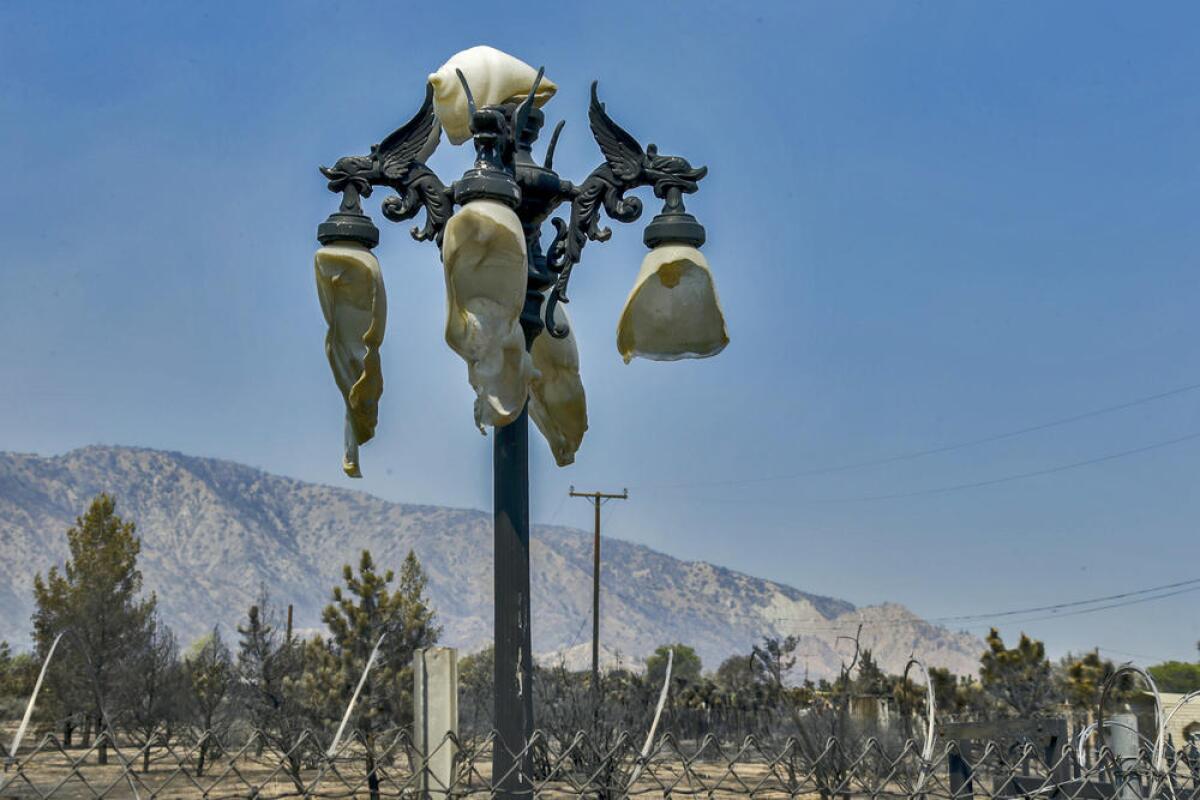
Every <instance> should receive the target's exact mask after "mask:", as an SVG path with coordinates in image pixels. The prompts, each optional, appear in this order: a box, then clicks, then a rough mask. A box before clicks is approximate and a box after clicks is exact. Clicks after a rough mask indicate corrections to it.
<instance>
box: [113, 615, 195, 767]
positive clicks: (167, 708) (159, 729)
mask: <svg viewBox="0 0 1200 800" xmlns="http://www.w3.org/2000/svg"><path fill="white" fill-rule="evenodd" d="M131 666H132V669H131V670H130V674H129V675H128V676H126V677H127V680H128V681H129V683H130V685H131V687H132V692H131V693H130V700H129V703H128V705H129V709H128V710H129V719H130V723H131V724H130V727H131V728H132V729H133V731H134V732H136V733H138V734H139V735H140V736H141V740H142V747H143V750H142V772H149V770H150V751H151V746H152V745H153V743H154V742H155V741H156V740H157V741H159V742H160V743H162V744H169V743H170V740H171V735H172V733H173V726H174V723H175V722H176V721H177V719H178V717H179V712H180V704H179V700H180V695H181V694H182V690H183V681H182V678H183V675H182V672H181V669H180V664H179V644H178V643H177V642H176V640H175V634H174V633H173V632H172V631H171V629H170V627H168V626H167V624H166V623H165V622H163V621H162V619H160V618H159V615H158V613H157V611H156V612H155V613H154V614H152V615H151V617H150V621H149V631H148V635H147V636H146V640H145V642H144V643H143V645H142V647H141V649H140V652H139V653H138V655H137V658H136V660H134V661H133V662H132V664H131Z"/></svg>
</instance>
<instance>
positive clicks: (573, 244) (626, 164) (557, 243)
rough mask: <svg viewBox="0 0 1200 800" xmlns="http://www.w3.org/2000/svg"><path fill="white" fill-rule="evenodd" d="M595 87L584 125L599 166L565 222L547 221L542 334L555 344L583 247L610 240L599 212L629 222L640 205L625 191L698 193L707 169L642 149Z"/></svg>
mask: <svg viewBox="0 0 1200 800" xmlns="http://www.w3.org/2000/svg"><path fill="white" fill-rule="evenodd" d="M596 86H597V84H596V82H595V81H593V82H592V101H591V104H590V105H589V107H588V123H589V125H590V127H591V129H592V136H594V137H595V139H596V144H598V145H599V146H600V152H601V153H603V154H604V163H603V164H601V165H600V166H598V167H596V169H594V170H592V173H591V174H590V175H589V176H588V177H587V179H586V180H585V181H584V182H583V183H582V184H581V185H580V186H579V187H578V189H577V190H576V192H575V195H574V197H573V198H572V201H571V216H570V220H569V221H568V220H564V219H562V218H561V217H556V218H554V219H553V220H552V223H553V225H554V228H555V230H556V231H557V233H556V235H555V237H554V241H553V242H551V244H550V248H549V251H548V255H547V265H548V266H549V267H550V269H551V270H553V271H554V272H555V273H557V274H558V278H557V280H556V281H555V285H554V288H553V289H552V290H551V293H550V297H549V299H548V301H547V305H546V325H547V327H546V329H547V330H548V331H549V332H550V334H551V335H552V336H554V337H556V338H562V337H564V336H566V335H567V331H566V329H565V328H562V327H560V326H558V325H556V324H555V322H554V320H555V317H554V309H555V307H556V306H557V305H558V303H560V302H562V303H566V302H568V298H567V283H568V281H569V280H570V276H571V269H572V267H573V266H574V265H575V264H577V263H578V262H579V259H580V256H581V254H582V252H583V246H584V245H585V244H586V243H587V242H588V240H591V241H597V242H603V241H607V240H608V238H609V237H610V236H612V231H611V230H610V229H609V228H607V227H605V226H602V225H601V224H600V209H601V208H603V209H604V212H605V213H606V214H607V215H608V216H609V217H611V218H612V219H614V220H617V221H618V222H633V221H634V220H636V219H637V218H638V217H640V216H641V214H642V201H641V200H639V199H638V198H636V197H626V196H625V193H626V192H627V191H629V190H630V189H635V188H637V187H639V186H653V187H654V194H655V195H656V196H657V197H660V198H666V197H667V193H668V192H669V191H670V190H672V189H675V190H677V191H679V192H682V193H685V194H690V193H692V192H694V191H696V190H697V189H699V188H700V187H699V181H700V179H701V178H703V177H704V176H705V175H707V174H708V168H707V167H693V166H692V165H691V164H690V163H688V160H687V159H685V158H682V157H680V156H667V155H660V154H659V152H658V148H657V147H655V146H654V145H653V144H651V145H649V146H648V147H646V148H645V149H643V148H642V146H641V144H639V143H638V140H637V139H635V138H633V136H632V135H631V134H630V133H629V132H628V131H626V130H625V129H624V128H622V127H621V126H620V125H618V124H617V123H616V122H614V121H613V119H612V117H610V116H609V115H608V112H607V111H606V110H605V108H604V104H603V103H601V102H600V98H599V95H598V94H597V93H596Z"/></svg>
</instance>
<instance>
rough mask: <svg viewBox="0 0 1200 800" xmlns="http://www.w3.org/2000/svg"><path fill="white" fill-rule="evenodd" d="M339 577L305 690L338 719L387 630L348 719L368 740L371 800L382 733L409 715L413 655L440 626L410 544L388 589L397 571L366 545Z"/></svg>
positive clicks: (310, 650)
mask: <svg viewBox="0 0 1200 800" xmlns="http://www.w3.org/2000/svg"><path fill="white" fill-rule="evenodd" d="M342 579H343V580H344V582H345V587H344V588H343V587H341V586H338V587H335V588H334V590H333V601H334V602H333V603H331V604H330V605H328V606H326V607H325V610H324V612H323V613H322V615H321V619H322V620H323V621H324V622H325V625H326V626H327V627H328V628H329V639H328V640H324V639H321V638H320V637H318V638H317V639H314V640H312V641H310V642H309V643H308V646H307V647H306V650H305V675H304V689H305V693H306V695H307V697H308V699H309V702H310V703H312V704H313V705H314V706H315V707H316V708H317V709H318V713H319V714H320V715H321V716H323V717H324V721H325V722H328V723H333V722H334V721H335V720H337V719H339V718H340V717H341V714H342V713H343V711H344V709H345V707H346V704H347V703H348V702H349V701H350V698H351V696H352V695H353V693H354V689H355V687H356V686H357V685H358V682H359V678H360V676H361V675H362V674H363V670H364V669H365V668H366V665H367V661H368V660H369V658H370V655H371V651H372V650H373V649H374V647H375V644H376V642H378V641H379V639H380V637H381V636H384V637H385V638H384V640H383V643H382V645H381V647H380V654H379V658H378V660H377V662H376V663H375V665H374V667H373V668H372V670H371V672H370V673H369V674H368V677H367V680H366V682H365V683H364V685H363V689H362V692H361V694H360V695H359V698H358V701H357V703H356V705H355V708H354V713H353V716H352V718H351V723H352V727H353V729H354V730H355V731H357V733H358V735H359V736H360V738H361V742H362V744H363V750H364V755H365V759H366V767H367V773H368V788H369V790H370V793H371V797H372V799H373V800H374V798H377V797H378V796H379V781H378V777H377V774H376V771H375V767H376V755H377V746H376V744H377V741H376V740H377V737H378V735H379V733H380V732H382V731H383V730H385V729H387V728H389V727H392V726H398V725H406V724H409V723H411V722H412V719H413V713H412V660H413V656H414V654H415V651H416V650H417V649H418V648H422V647H430V646H432V645H434V644H436V643H437V640H438V637H439V636H440V635H441V628H439V627H438V626H436V625H435V624H434V612H433V610H432V609H431V608H430V607H429V602H428V599H427V598H426V597H425V586H426V581H427V579H426V577H425V573H424V571H423V570H422V569H421V564H420V562H419V561H418V560H417V557H416V555H415V554H414V553H413V552H412V551H409V553H408V556H407V557H406V558H405V559H404V564H403V566H402V567H401V568H400V578H399V581H398V582H397V586H396V589H395V590H390V589H389V588H388V587H389V586H390V584H391V583H392V582H393V580H395V574H394V573H393V572H392V570H387V571H386V572H384V573H382V574H380V573H379V572H378V571H377V568H376V565H375V561H374V559H373V558H372V557H371V553H370V551H367V550H364V551H363V552H362V556H361V557H360V558H359V563H358V574H357V575H355V573H354V570H353V569H352V568H351V567H350V565H349V564H347V565H345V566H344V567H343V570H342Z"/></svg>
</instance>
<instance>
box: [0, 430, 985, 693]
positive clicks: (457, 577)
mask: <svg viewBox="0 0 1200 800" xmlns="http://www.w3.org/2000/svg"><path fill="white" fill-rule="evenodd" d="M100 492H108V493H109V494H111V495H113V496H114V497H115V498H116V500H117V512H118V513H119V514H120V515H121V516H122V517H123V518H125V519H127V520H132V521H134V522H135V523H136V524H137V532H138V535H139V536H140V537H141V540H142V551H141V556H140V560H139V565H140V567H141V570H142V572H143V575H144V578H145V588H146V590H147V591H153V592H154V593H155V594H156V595H157V597H158V602H159V607H160V609H161V610H162V612H163V615H164V617H165V619H166V621H167V622H168V623H169V624H170V625H171V626H172V628H174V630H175V631H176V633H177V634H178V635H179V638H180V641H181V642H183V643H184V644H186V643H187V642H188V641H190V640H192V639H195V638H197V637H199V636H201V635H202V634H204V633H205V632H206V631H208V630H209V629H211V628H212V626H213V625H219V626H221V628H222V629H223V631H224V633H225V634H227V635H229V636H233V635H235V634H234V628H235V626H236V625H237V624H238V623H239V620H240V619H242V618H243V617H244V615H245V613H246V609H247V608H248V607H249V606H250V605H251V604H252V603H254V602H255V600H256V598H257V597H258V596H259V593H260V592H261V590H262V588H263V587H267V590H268V592H269V595H270V598H271V600H272V602H273V604H275V605H276V606H278V607H284V606H286V605H288V604H291V605H293V606H294V611H295V619H296V623H295V624H296V626H297V628H298V629H299V630H301V631H305V630H314V631H315V630H316V629H318V628H320V626H321V623H320V612H321V609H322V608H323V607H324V605H325V604H326V603H328V602H329V600H330V592H331V589H332V587H333V586H334V585H335V584H336V583H338V582H340V579H341V575H340V573H341V568H342V565H343V564H345V563H355V562H356V561H357V557H358V554H359V552H360V551H361V550H362V549H364V548H365V549H369V550H370V551H371V552H372V554H373V555H374V557H375V560H376V562H377V563H378V564H380V565H381V566H384V567H391V568H398V567H399V565H400V563H401V561H402V560H403V558H404V556H405V554H406V553H407V552H408V550H409V549H410V548H411V549H412V550H414V551H415V552H416V554H417V556H418V558H419V559H420V561H421V564H422V566H423V567H424V568H425V571H426V572H427V574H428V576H429V596H430V599H431V601H432V605H433V607H434V608H435V609H436V611H437V614H438V619H439V621H440V622H441V624H442V625H443V628H444V632H443V636H442V641H443V643H444V644H449V645H453V646H457V647H459V648H462V649H463V650H464V651H472V650H476V649H479V648H481V647H483V646H485V645H486V644H488V643H489V642H490V640H491V625H492V516H491V514H490V513H488V512H483V511H478V510H472V509H457V508H444V507H438V506H428V505H411V504H407V503H393V502H388V501H385V500H382V499H379V498H377V497H374V496H371V495H368V494H365V493H362V492H355V491H350V490H347V489H341V488H335V487H331V486H324V485H320V484H314V483H306V482H303V481H299V480H295V479H292V478H287V477H281V476H277V475H272V474H269V473H266V472H263V471H261V470H258V469H254V468H251V467H247V466H244V465H241V464H237V463H233V462H230V461H222V460H217V459H210V458H198V457H193V456H187V455H183V454H180V453H174V452H164V451H158V450H148V449H140V448H128V447H109V446H93V447H86V448H82V449H79V450H74V451H71V452H69V453H66V454H63V455H59V456H40V455H28V454H18V453H0V639H7V640H8V641H10V642H11V643H13V644H14V645H15V646H17V647H19V648H21V647H27V646H28V645H29V629H30V624H29V619H30V614H31V613H32V611H33V602H32V588H31V587H32V584H33V577H34V575H35V574H36V573H39V572H41V573H44V572H45V571H46V570H48V569H49V568H50V567H51V566H52V565H54V564H61V563H62V562H63V560H64V559H65V558H66V555H67V547H66V531H67V529H68V528H69V527H70V526H71V525H72V524H73V523H74V521H75V518H76V517H77V516H78V515H80V514H82V513H83V511H84V510H85V509H86V507H87V505H88V503H89V502H90V501H91V499H92V498H93V497H94V496H95V495H96V494H98V493H100ZM531 539H532V545H531V562H532V575H531V582H532V586H533V621H534V651H535V653H537V654H538V655H539V657H541V658H554V657H558V656H562V657H565V658H566V660H567V662H568V663H569V664H571V665H574V666H582V665H583V664H585V663H587V661H588V659H589V658H590V655H589V654H590V630H591V625H590V613H591V560H592V552H591V550H592V542H591V534H589V533H584V532H583V531H579V530H575V529H571V528H566V527H555V526H540V525H535V526H534V527H533V530H532V535H531ZM601 591H602V598H603V601H602V602H603V605H602V615H603V616H602V621H601V622H602V638H603V644H604V647H603V651H604V660H605V661H606V662H609V663H612V662H614V661H617V660H619V661H621V662H623V663H626V664H630V665H637V664H638V663H640V660H641V659H643V658H644V657H645V656H646V655H647V654H648V653H650V652H652V651H653V649H654V648H655V647H656V646H658V645H660V644H663V643H667V642H685V643H687V644H689V645H691V646H693V647H694V648H695V649H696V651H697V652H698V653H699V654H700V656H701V658H702V660H703V662H704V665H705V667H706V668H715V667H716V666H717V665H718V664H719V663H720V662H721V661H722V660H723V659H725V658H726V657H728V656H730V655H733V654H745V653H747V652H749V649H750V647H751V645H752V644H753V643H754V642H756V641H760V640H761V638H762V637H763V636H768V635H778V636H783V635H787V634H789V633H795V632H797V631H803V634H802V635H801V643H800V647H799V648H798V653H800V654H801V655H800V660H799V662H798V665H797V671H798V672H799V671H800V670H806V671H807V673H808V674H809V676H810V677H812V678H814V679H815V678H820V677H830V676H833V675H836V674H837V672H838V669H839V667H840V664H841V663H842V661H843V659H845V658H847V655H848V652H849V650H850V649H851V648H848V646H847V645H846V643H845V641H844V640H843V641H839V640H838V638H837V637H838V636H839V635H851V634H853V633H854V632H855V630H856V629H857V628H858V625H859V623H861V624H862V626H863V627H862V636H861V641H862V644H863V645H864V646H866V647H870V648H871V649H872V652H873V654H874V656H875V658H876V660H877V661H878V662H879V663H880V665H881V666H882V667H883V668H884V669H886V670H889V671H892V672H899V671H902V670H903V668H904V665H905V663H906V662H907V661H908V659H909V657H910V655H911V654H913V653H916V654H917V655H918V656H919V657H921V658H923V659H924V660H925V661H926V663H928V664H929V665H930V666H941V667H947V668H949V669H951V670H952V671H954V672H957V673H973V672H975V671H976V669H977V667H978V664H979V660H978V659H979V654H980V653H981V652H982V650H983V644H982V643H981V642H980V641H979V639H978V638H977V637H975V636H972V635H969V634H966V633H962V632H952V631H949V630H947V629H945V628H943V627H939V626H936V625H932V624H929V623H927V622H924V621H922V620H921V619H920V618H918V617H917V616H916V615H915V614H913V613H912V612H911V611H909V610H907V609H906V608H904V607H902V606H899V605H896V604H891V603H889V604H883V605H876V606H868V607H863V608H857V607H855V606H854V605H852V604H851V603H849V602H847V601H845V600H839V599H835V598H831V597H822V596H818V595H813V594H808V593H806V592H803V591H801V590H799V589H795V588H793V587H791V586H786V585H783V584H781V583H776V582H773V581H768V580H762V579H759V578H755V577H751V576H749V575H745V574H742V573H739V572H735V571H733V570H730V569H726V568H723V567H720V566H715V565H712V564H708V563H704V562H701V561H683V560H680V559H677V558H673V557H671V556H668V555H665V554H663V553H659V552H656V551H655V550H652V549H650V548H648V547H644V546H642V545H638V544H634V543H631V542H625V541H621V540H618V539H606V541H605V549H604V568H603V570H602V573H601ZM798 677H799V676H798Z"/></svg>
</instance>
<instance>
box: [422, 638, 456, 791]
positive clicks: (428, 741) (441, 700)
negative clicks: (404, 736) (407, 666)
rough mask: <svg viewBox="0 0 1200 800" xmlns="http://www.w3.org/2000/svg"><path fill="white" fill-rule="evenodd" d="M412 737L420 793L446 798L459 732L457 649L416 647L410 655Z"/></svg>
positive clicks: (451, 781)
mask: <svg viewBox="0 0 1200 800" xmlns="http://www.w3.org/2000/svg"><path fill="white" fill-rule="evenodd" d="M413 723H414V724H413V738H414V744H415V745H416V750H417V757H418V759H420V763H419V764H418V765H417V766H418V767H419V768H420V770H421V773H420V782H419V787H420V796H421V797H422V798H446V797H449V796H450V793H451V789H452V787H453V783H454V768H455V764H454V762H455V755H456V750H457V747H456V745H455V743H454V742H453V741H451V740H450V738H449V736H448V735H449V734H454V736H457V735H458V650H456V649H454V648H453V647H427V648H423V649H419V650H417V652H416V655H415V656H414V657H413Z"/></svg>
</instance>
